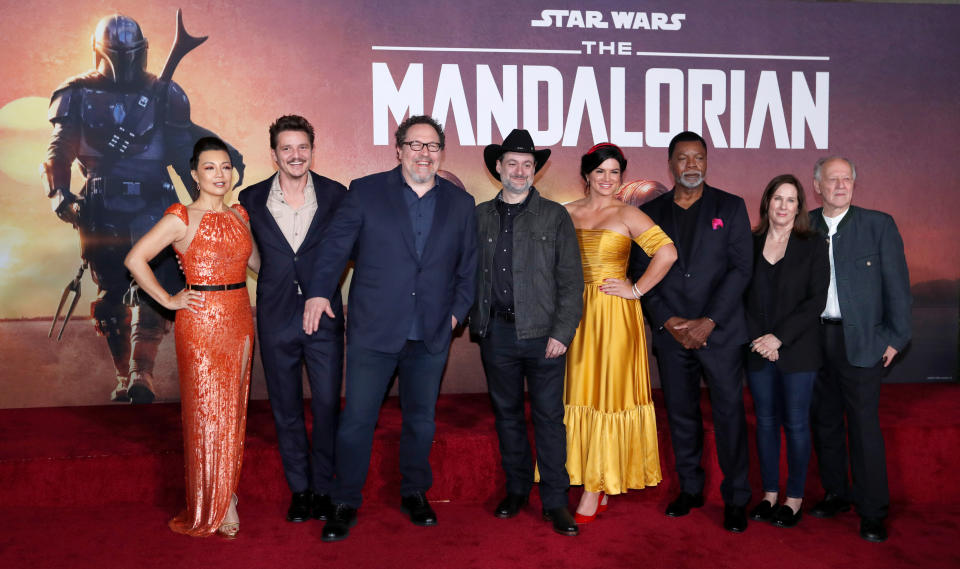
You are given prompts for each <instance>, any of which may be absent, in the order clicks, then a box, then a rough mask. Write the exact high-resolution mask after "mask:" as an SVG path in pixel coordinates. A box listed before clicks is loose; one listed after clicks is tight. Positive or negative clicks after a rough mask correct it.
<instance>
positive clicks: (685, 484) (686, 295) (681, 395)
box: [631, 132, 753, 533]
mask: <svg viewBox="0 0 960 569" xmlns="http://www.w3.org/2000/svg"><path fill="white" fill-rule="evenodd" d="M667 156H668V159H669V167H670V171H671V173H672V174H673V177H674V181H675V184H674V186H673V189H672V190H671V191H670V192H668V193H666V194H663V195H661V196H659V197H657V198H656V199H654V200H651V201H650V202H647V203H646V204H644V206H643V207H642V209H643V211H644V212H646V214H647V215H649V216H650V217H651V218H652V219H653V221H654V223H656V224H658V225H659V226H660V227H661V228H662V229H663V230H664V231H665V232H666V233H667V235H669V236H670V238H671V239H673V242H674V243H675V244H676V247H677V252H678V254H679V257H678V260H677V262H676V263H675V264H674V265H673V267H671V269H670V272H669V273H667V276H666V277H664V278H663V280H662V281H661V282H660V284H659V285H658V286H657V287H656V288H655V289H654V290H653V291H650V292H648V293H647V294H645V295H644V297H643V305H644V308H645V309H646V310H647V312H648V313H649V322H650V327H651V328H652V329H653V346H654V353H655V354H656V357H657V366H658V369H659V370H660V382H661V385H662V387H663V396H664V400H665V402H666V407H667V421H668V423H669V424H670V438H671V442H672V443H673V454H674V458H675V459H676V469H677V476H678V477H679V479H680V495H679V496H678V497H677V498H676V499H675V500H674V501H673V502H671V503H670V505H669V506H668V507H667V510H666V514H667V515H668V516H671V517H678V516H685V515H686V514H688V513H689V512H690V509H691V508H698V507H700V506H702V505H703V486H704V473H703V468H702V467H701V465H700V462H701V458H702V455H703V419H702V417H701V414H700V378H701V376H702V377H703V378H704V379H705V380H706V383H707V387H708V388H709V389H710V402H711V406H712V408H713V424H714V431H715V435H716V443H717V459H718V461H719V463H720V469H721V470H722V471H723V476H724V478H723V482H722V483H721V484H720V492H721V494H722V496H723V501H724V503H725V504H726V506H725V508H724V516H723V527H724V528H726V529H727V530H729V531H732V532H737V533H739V532H742V531H744V530H746V528H747V516H746V506H747V503H748V502H749V501H750V484H749V482H748V480H747V475H748V471H749V463H748V458H747V429H746V419H745V417H744V411H743V346H744V344H746V343H747V341H748V337H747V326H746V317H745V315H744V307H743V292H744V290H745V289H746V287H747V284H748V283H749V281H750V274H751V270H752V266H753V239H752V237H751V235H750V220H749V218H748V217H747V209H746V206H745V204H744V202H743V199H742V198H740V197H738V196H735V195H733V194H729V193H727V192H724V191H722V190H718V189H716V188H713V187H711V186H708V185H707V184H706V183H704V178H705V177H706V174H707V143H706V141H705V140H703V138H702V137H701V136H700V135H698V134H696V133H693V132H681V133H680V134H678V135H676V136H675V137H674V138H673V140H671V141H670V147H669V149H668V153H667ZM634 258H635V259H636V257H634ZM632 264H633V263H632ZM631 274H637V275H639V274H640V271H637V269H636V268H635V267H632V268H631Z"/></svg>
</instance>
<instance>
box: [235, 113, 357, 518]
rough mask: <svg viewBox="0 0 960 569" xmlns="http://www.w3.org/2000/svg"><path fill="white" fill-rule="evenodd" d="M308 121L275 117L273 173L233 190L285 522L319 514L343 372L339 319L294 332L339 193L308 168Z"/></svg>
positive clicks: (327, 488)
mask: <svg viewBox="0 0 960 569" xmlns="http://www.w3.org/2000/svg"><path fill="white" fill-rule="evenodd" d="M313 139H314V132H313V126H312V125H311V124H310V123H309V122H307V120H306V119H305V118H303V117H300V116H296V115H289V116H283V117H280V118H279V119H277V121H276V122H275V123H273V124H272V125H271V126H270V149H271V156H272V157H273V161H274V163H275V164H276V166H277V173H276V174H274V175H273V176H271V177H269V178H267V179H266V180H264V181H262V182H260V183H257V184H254V185H253V186H250V187H249V188H247V189H246V190H244V191H242V192H240V195H239V199H240V203H241V204H242V205H243V206H244V207H245V208H246V209H247V212H248V213H249V214H250V228H251V230H252V231H253V237H254V240H255V241H256V244H257V248H258V249H259V256H260V270H259V276H258V279H257V330H258V332H259V340H260V357H261V358H262V360H263V370H264V376H265V377H266V382H267V392H268V394H269V396H270V407H271V408H272V410H273V419H274V423H275V425H276V427H277V441H278V444H279V447H280V458H281V460H282V461H283V470H284V474H286V478H287V484H288V485H289V487H290V491H291V492H292V493H293V494H292V496H291V499H290V507H289V508H288V510H287V520H288V521H291V522H302V521H305V520H307V519H310V518H318V519H321V520H325V519H327V514H328V513H329V511H330V508H331V502H330V492H331V490H332V489H333V457H334V443H335V435H336V427H337V418H338V415H339V411H340V385H341V381H342V378H343V315H342V310H340V307H341V306H342V301H341V299H340V291H339V289H337V290H336V291H335V292H334V293H333V294H332V302H333V304H334V308H335V309H336V310H337V311H338V313H340V316H337V317H336V318H331V319H327V320H326V321H324V322H323V323H322V324H321V325H320V326H319V329H318V330H317V331H316V332H315V333H314V334H309V335H308V334H306V333H304V331H303V308H304V296H303V289H304V288H305V287H306V286H307V285H308V284H309V283H310V282H311V280H312V279H313V265H314V262H315V260H316V257H317V254H318V253H319V251H320V250H321V248H322V242H321V235H322V233H323V230H324V229H325V228H326V226H327V224H328V223H329V222H330V218H331V216H332V214H333V212H334V211H335V210H336V209H337V207H338V206H339V205H340V201H341V200H342V199H343V197H344V196H345V195H346V193H347V189H346V188H345V187H344V186H343V184H340V183H338V182H335V181H333V180H330V179H328V178H324V177H323V176H320V175H318V174H316V173H314V172H312V171H311V170H310V165H311V163H312V161H313ZM304 364H305V365H306V368H307V379H308V380H309V382H310V394H311V396H312V398H311V401H310V410H311V411H312V414H313V441H312V444H311V442H310V441H308V437H307V429H306V424H305V422H304V411H303V375H302V373H303V372H302V369H303V366H304Z"/></svg>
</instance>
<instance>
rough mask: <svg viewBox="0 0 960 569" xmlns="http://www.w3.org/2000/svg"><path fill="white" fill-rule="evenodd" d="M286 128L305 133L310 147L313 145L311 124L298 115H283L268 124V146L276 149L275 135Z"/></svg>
mask: <svg viewBox="0 0 960 569" xmlns="http://www.w3.org/2000/svg"><path fill="white" fill-rule="evenodd" d="M287 130H298V131H300V132H305V133H307V138H309V139H310V147H311V148H312V147H313V125H312V124H310V121H308V120H307V119H305V118H303V117H301V116H300V115H284V116H282V117H280V118H278V119H277V120H276V121H274V123H273V124H272V125H270V148H272V149H273V150H276V149H277V135H279V134H280V133H281V132H284V131H287Z"/></svg>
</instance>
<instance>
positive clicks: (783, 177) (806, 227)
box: [753, 174, 813, 237]
mask: <svg viewBox="0 0 960 569" xmlns="http://www.w3.org/2000/svg"><path fill="white" fill-rule="evenodd" d="M784 184H792V185H793V186H794V187H795V188H797V216H796V217H795V218H794V219H793V234H794V235H796V236H798V237H809V236H810V235H812V234H813V229H811V228H810V215H809V214H808V213H807V200H806V198H805V194H804V191H803V185H802V184H801V183H800V180H798V179H797V177H796V176H794V175H793V174H780V175H779V176H777V177H775V178H774V179H772V180H770V183H768V184H767V187H766V188H765V189H764V190H763V197H761V198H760V221H758V222H757V226H756V227H754V228H753V234H754V235H763V234H764V233H766V232H767V230H768V229H770V217H769V215H768V214H767V212H768V211H769V210H770V201H771V200H772V199H773V194H774V193H775V192H776V191H777V188H779V187H780V186H782V185H784Z"/></svg>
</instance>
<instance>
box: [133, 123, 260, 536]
mask: <svg viewBox="0 0 960 569" xmlns="http://www.w3.org/2000/svg"><path fill="white" fill-rule="evenodd" d="M190 167H191V170H192V172H191V174H192V175H193V178H194V180H195V181H196V183H197V189H198V190H199V197H197V199H196V201H194V202H193V203H192V204H190V205H189V206H184V205H183V204H174V205H172V206H170V208H169V209H168V210H167V211H166V214H167V215H164V216H163V218H162V219H161V220H160V221H159V222H158V223H157V225H156V226H154V227H153V229H151V230H150V231H149V232H148V233H147V234H146V235H144V236H143V238H142V239H140V241H138V242H137V243H136V245H134V247H133V248H132V249H131V251H130V254H129V255H127V258H126V260H125V262H124V264H125V265H126V266H127V268H128V269H129V270H130V273H131V274H132V275H133V277H134V278H135V279H136V280H137V283H138V284H139V285H140V288H141V289H143V290H144V291H145V292H147V293H148V294H149V295H150V296H152V297H153V298H154V299H156V300H157V302H159V303H160V304H161V305H163V306H164V307H166V308H168V309H171V310H175V311H176V332H175V335H176V345H177V369H178V371H179V375H180V402H181V405H182V413H183V415H182V420H183V442H184V462H185V467H186V488H187V507H186V509H185V510H184V511H183V512H181V513H180V514H179V515H177V516H176V517H175V518H173V519H172V520H170V524H169V525H170V528H171V529H172V530H173V531H175V532H178V533H185V534H188V535H195V536H206V535H210V534H212V533H214V532H217V533H219V534H220V535H222V536H224V537H227V538H232V537H235V536H236V535H237V531H238V530H239V527H240V524H239V518H238V517H237V509H236V504H237V498H236V494H235V492H236V489H237V483H238V481H239V479H240V464H241V461H242V459H243V439H244V433H245V429H246V417H247V398H248V395H249V391H250V363H251V355H252V353H253V337H254V336H253V317H252V314H251V311H250V297H249V296H248V294H247V289H246V278H247V274H246V273H247V265H248V263H249V262H250V260H251V253H254V258H253V263H251V264H252V265H256V263H257V259H256V255H255V250H254V248H253V241H252V239H251V236H250V230H249V227H248V218H247V212H246V211H245V210H244V209H243V207H241V206H239V205H235V206H233V207H232V208H228V207H226V205H225V204H224V203H223V198H224V196H225V195H226V194H228V193H229V192H230V190H231V189H232V185H233V168H232V165H231V163H230V156H229V155H228V154H227V146H226V145H225V144H224V143H223V142H222V141H221V140H220V139H217V138H213V137H208V138H202V139H200V140H199V141H198V142H197V144H196V146H195V147H194V151H193V157H192V158H191V161H190ZM169 245H173V247H174V250H175V251H176V252H177V255H178V256H179V257H180V263H181V265H182V267H183V271H184V273H185V275H186V280H187V283H188V284H187V286H186V288H184V289H183V290H181V291H180V292H178V293H177V294H175V295H173V296H171V295H169V294H168V293H167V292H166V291H165V290H164V289H163V287H162V286H161V285H160V283H159V282H157V279H156V278H155V277H154V275H153V271H151V270H150V266H149V264H148V263H149V261H150V260H151V259H152V258H153V257H154V256H156V255H157V254H158V253H159V252H160V251H162V250H163V249H164V248H165V247H167V246H169ZM254 268H256V267H255V266H254Z"/></svg>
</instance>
